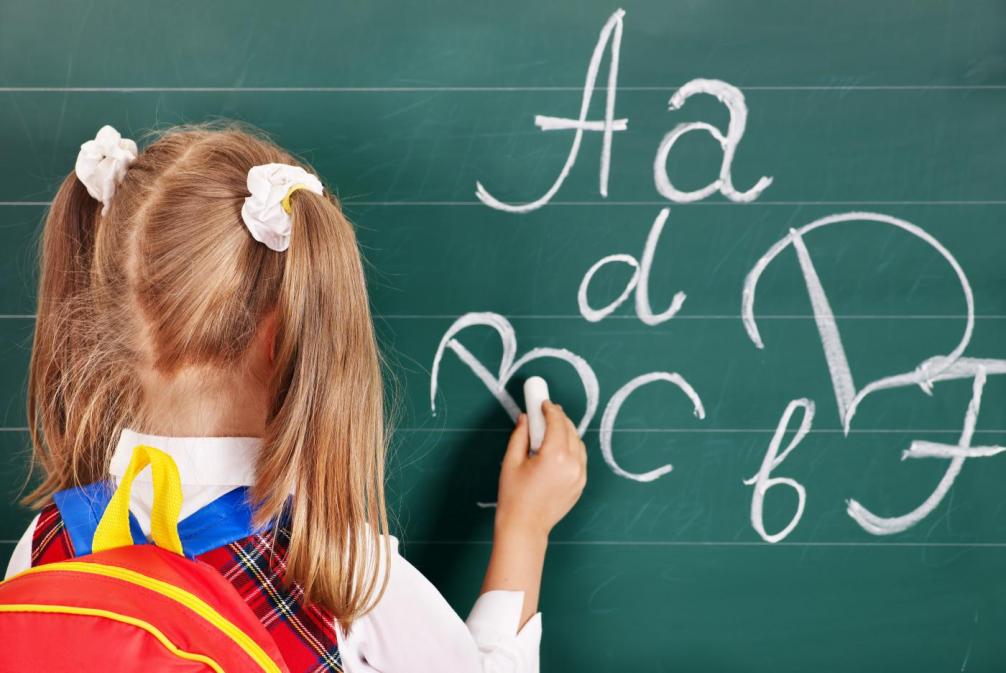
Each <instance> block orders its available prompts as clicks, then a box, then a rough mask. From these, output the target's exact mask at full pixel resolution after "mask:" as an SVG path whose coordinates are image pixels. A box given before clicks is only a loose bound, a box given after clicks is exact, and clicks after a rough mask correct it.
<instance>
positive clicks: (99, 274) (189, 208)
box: [25, 125, 389, 629]
mask: <svg viewBox="0 0 1006 673" xmlns="http://www.w3.org/2000/svg"><path fill="white" fill-rule="evenodd" d="M266 163H287V164H294V165H300V166H303V167H305V168H307V167H306V166H304V164H302V163H300V162H298V161H296V160H295V159H294V158H293V157H292V156H290V155H289V154H288V153H287V152H285V151H283V150H282V149H280V148H279V147H277V146H276V145H274V144H273V143H271V142H269V141H268V140H266V139H264V138H262V137H260V136H258V135H257V134H255V133H254V132H253V131H250V130H246V129H243V128H239V127H237V126H235V125H226V126H222V127H210V126H195V127H191V126H190V127H177V128H172V129H169V130H167V131H166V132H163V133H161V134H160V135H159V137H158V138H157V139H156V141H155V142H153V143H152V144H151V145H150V146H149V147H147V148H146V150H144V151H143V152H142V153H141V154H140V155H139V157H138V158H137V160H136V162H135V163H134V164H133V165H132V166H131V167H130V168H129V170H128V172H127V173H126V175H125V178H124V180H123V181H122V183H121V184H120V185H119V187H118V190H117V191H116V193H115V196H114V198H113V199H112V201H111V204H110V208H109V210H108V212H107V214H106V215H105V216H104V217H99V216H98V213H99V212H100V209H101V204H100V203H98V202H97V201H95V200H94V199H92V198H91V197H90V196H89V195H88V193H87V190H86V188H85V187H84V186H83V185H82V184H81V183H80V181H79V180H78V179H77V178H76V176H75V174H74V173H70V175H69V176H67V178H66V179H65V180H64V181H63V184H62V186H61V187H60V189H59V193H58V194H57V195H56V198H55V200H54V201H53V203H52V206H51V208H50V210H49V213H48V216H47V219H46V222H45V229H44V232H43V236H42V242H41V267H42V268H41V277H40V281H39V291H38V310H37V313H38V317H37V321H36V327H35V336H34V343H33V346H32V355H31V366H30V372H29V381H28V424H29V427H30V431H31V440H32V446H33V454H34V458H35V462H36V464H38V465H40V466H41V468H42V472H43V480H42V482H41V483H40V484H39V486H38V487H37V488H36V489H35V490H34V491H33V492H32V493H31V494H29V495H28V496H27V497H26V498H25V502H26V503H27V504H30V505H33V506H35V507H38V506H41V505H43V504H45V503H46V502H48V500H49V499H50V498H51V496H52V494H53V493H55V492H56V491H59V490H61V489H65V488H69V487H73V486H78V485H81V484H86V483H90V482H93V481H97V480H100V479H104V478H107V474H108V466H109V462H110V458H111V455H110V453H111V449H112V447H113V445H114V442H115V440H116V439H117V437H118V432H119V431H120V430H121V428H123V427H135V426H133V425H132V424H133V423H138V424H142V423H143V419H142V412H141V402H142V390H141V388H140V384H139V383H138V379H139V378H140V376H139V375H138V372H139V371H140V370H143V369H144V368H148V370H149V368H153V371H156V372H158V373H160V374H162V375H166V376H171V375H172V373H173V372H175V371H177V370H179V369H180V368H182V367H187V366H208V367H215V368H228V367H234V366H237V363H238V362H239V361H240V359H241V357H242V355H243V354H244V353H245V351H246V349H247V348H248V346H249V344H250V342H251V340H252V337H253V336H254V334H255V332H256V328H257V326H258V325H259V324H260V322H261V321H262V319H263V317H264V316H266V315H267V314H268V313H270V312H273V311H275V315H276V320H277V334H276V342H275V360H274V370H273V374H272V379H271V381H269V383H268V386H269V393H270V395H269V400H270V408H269V410H268V416H267V419H266V424H265V432H264V435H263V438H262V451H261V452H260V454H259V456H258V459H257V464H256V466H255V467H256V482H255V484H254V485H253V487H252V489H251V493H252V497H253V499H254V501H255V502H256V504H257V507H258V509H257V514H256V522H257V523H264V522H266V521H269V520H274V521H275V520H278V518H279V516H280V514H281V513H282V510H283V506H284V503H285V502H286V500H287V497H288V496H290V495H291V491H292V492H293V493H292V508H291V512H292V520H291V524H290V526H291V529H290V533H291V536H290V544H289V549H288V554H287V559H286V562H287V570H286V577H287V579H288V580H289V581H291V582H296V583H297V584H298V585H300V587H301V588H302V589H303V592H304V597H305V599H306V600H307V601H310V602H313V603H317V604H319V605H321V606H323V607H325V608H326V609H328V610H330V611H332V613H334V615H335V616H336V617H337V618H338V619H339V621H340V623H342V625H343V626H344V627H345V628H347V629H348V628H349V627H350V625H351V624H352V621H353V620H354V619H355V618H357V617H359V616H361V615H362V614H364V613H366V612H367V611H369V609H371V608H372V607H373V605H374V604H375V603H376V602H377V601H378V600H379V599H380V597H381V595H382V594H383V592H384V589H385V587H386V584H387V577H388V564H375V563H373V560H374V559H373V558H371V557H370V554H369V553H368V551H367V550H368V547H369V548H372V549H373V550H374V552H376V551H377V550H378V549H379V548H380V547H379V545H380V544H381V543H382V540H383V545H384V551H385V555H386V554H387V551H388V544H389V543H388V539H387V537H386V534H387V532H388V519H387V512H386V505H385V495H384V460H385V452H386V448H387V439H388V437H387V429H386V427H385V423H386V421H387V420H388V419H386V418H385V411H386V409H385V404H384V389H383V384H382V365H384V364H386V362H385V360H384V359H383V357H382V354H381V352H380V349H379V348H378V345H377V341H376V338H375V334H374V325H373V320H372V316H371V313H370V307H369V303H368V297H367V291H366V285H365V280H364V267H363V260H362V258H361V255H360V251H359V249H358V244H357V240H356V235H355V233H354V231H353V226H352V225H351V224H350V223H349V221H348V220H347V219H346V218H345V216H344V215H343V213H342V211H341V209H340V206H339V204H338V202H337V201H336V200H335V199H334V198H332V197H330V196H328V195H327V194H328V190H326V196H318V195H316V194H313V193H310V192H308V191H306V190H301V191H298V192H297V193H296V196H295V197H294V198H293V199H292V213H291V217H292V235H291V241H290V247H289V249H287V250H286V251H285V252H281V253H278V252H274V251H272V250H270V249H269V248H267V247H266V246H265V245H262V244H260V243H258V242H256V241H255V240H254V239H253V238H252V236H251V235H250V234H249V232H248V230H247V229H246V228H245V226H244V225H243V223H242V220H241V206H242V204H243V201H244V198H245V197H246V196H247V195H248V191H247V187H246V184H245V183H246V177H247V174H248V170H249V169H250V168H251V167H252V166H255V165H258V164H266ZM308 170H310V169H308ZM141 427H142V426H141ZM294 487H295V488H294ZM381 565H383V572H382V571H381V570H380V566H381Z"/></svg>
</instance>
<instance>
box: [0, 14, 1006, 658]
mask: <svg viewBox="0 0 1006 673" xmlns="http://www.w3.org/2000/svg"><path fill="white" fill-rule="evenodd" d="M621 9H622V10H624V14H620V13H619V12H618V10H619V7H618V6H617V5H611V4H607V3H603V2H596V1H594V0H581V1H579V2H574V1H572V0H564V1H562V2H552V3H542V2H534V1H531V0H513V1H511V2H505V3H502V2H496V3H481V2H462V1H461V0H434V1H431V2H426V3H395V2H385V1H384V0H377V1H372V2H353V3H350V2H339V3H332V2H320V1H317V2H296V1H294V2H286V3H282V9H280V6H279V5H278V4H276V3H272V4H267V3H260V2H248V1H245V2H239V1H237V0H223V1H220V2H212V3H206V2H194V1H191V0H184V1H177V2H169V3H156V4H155V3H147V2H135V1H133V2H127V1H125V0H120V1H112V0H96V1H92V2H77V1H61V2H55V1H54V0H32V1H30V2H29V1H27V0H5V1H4V2H3V3H0V248H2V249H3V250H4V253H3V255H0V373H2V374H3V376H2V379H0V380H2V381H3V383H2V387H0V402H2V404H3V407H2V417H0V424H2V426H3V427H2V428H0V429H2V430H3V432H0V443H2V448H3V450H2V453H0V455H2V465H3V472H2V474H3V475H4V482H3V483H4V487H5V489H6V491H5V498H4V502H5V503H6V504H5V505H4V508H3V510H2V512H0V541H2V550H3V551H4V552H5V553H9V551H10V550H11V549H12V548H13V543H14V541H15V540H16V539H17V537H18V536H19V535H20V533H21V531H22V530H23V528H24V525H25V524H26V523H27V521H28V520H29V517H30V514H31V513H30V512H27V511H24V510H21V509H19V508H17V507H16V506H15V505H14V504H13V502H14V500H15V495H16V492H17V490H18V487H19V484H20V481H21V478H22V476H23V474H24V468H25V465H26V460H27V453H26V447H27V437H26V433H25V430H24V427H23V426H24V425H25V421H24V404H23V391H24V387H25V371H26V365H27V362H28V357H29V348H30V343H31V332H32V327H33V311H34V308H33V307H34V278H35V270H34V266H35V260H34V244H35V241H36V238H37V235H38V232H39V225H40V222H41V219H42V217H43V215H44V211H45V208H46V206H47V203H48V201H49V199H50V198H51V197H52V195H53V193H54V191H55V189H56V187H57V185H58V184H59V182H60V181H61V180H62V178H63V177H64V176H65V174H66V173H67V172H68V171H69V170H70V168H71V166H72V163H73V159H74V157H75V156H76V150H77V147H78V146H79V144H80V143H81V142H83V141H84V140H86V139H88V138H90V137H91V136H92V135H93V133H94V132H95V130H96V129H97V128H98V127H99V126H100V125H102V124H105V123H110V124H113V125H114V126H116V127H117V128H119V129H120V130H123V132H124V133H126V134H127V135H130V136H132V137H139V136H141V135H142V133H143V132H144V131H146V130H148V129H151V128H158V127H163V126H166V125H170V124H174V123H179V122H191V121H203V120H209V119H216V118H220V117H225V118H235V119H239V120H243V121H247V122H250V123H253V124H256V125H258V126H260V127H262V128H263V129H265V130H266V131H268V132H269V133H271V134H273V135H274V137H275V138H276V139H277V140H278V141H279V142H280V143H281V144H283V145H284V146H286V147H288V148H290V149H291V150H292V151H294V152H296V153H298V154H300V155H302V156H304V157H306V158H307V159H308V160H309V161H311V162H312V163H313V164H314V165H315V166H316V168H317V169H318V170H319V172H321V173H322V174H323V175H324V177H325V178H326V180H327V181H328V182H329V183H330V184H331V185H333V187H334V188H336V189H337V190H338V192H339V194H340V196H341V198H342V199H343V201H344V203H345V207H346V210H347V212H348V214H349V215H350V217H351V218H352V219H353V221H354V222H355V223H356V224H357V225H358V227H359V237H360V240H361V244H362V246H363V250H364V253H365V255H366V257H367V259H368V262H369V266H368V274H369V278H368V279H369V283H370V291H371V296H372V300H373V305H374V311H375V314H376V315H377V326H378V329H379V331H380V335H381V339H382V342H383V344H384V345H385V348H386V349H387V351H388V353H389V355H390V357H391V358H392V360H393V361H394V362H395V367H396V371H397V373H398V375H399V377H400V378H401V380H402V383H403V384H404V386H403V389H404V392H405V408H406V413H405V417H404V419H403V420H402V424H401V427H399V428H398V429H397V432H396V434H395V441H394V447H393V451H392V454H391V456H390V464H389V468H390V484H389V486H390V492H391V502H392V509H393V512H392V513H393V518H394V520H395V531H396V533H397V534H398V535H399V536H400V538H401V539H402V542H403V549H404V552H405V554H406V555H407V556H408V557H409V558H410V559H411V560H412V561H413V562H415V563H416V564H417V565H418V566H419V567H420V568H421V569H422V570H423V571H424V572H425V573H426V574H427V575H428V576H429V577H430V578H431V579H433V580H434V581H435V582H436V583H437V585H438V586H439V587H440V588H441V590H442V591H443V592H444V593H445V595H446V596H447V597H448V599H449V600H450V601H451V602H452V604H453V605H455V606H456V607H457V609H458V610H459V612H461V613H462V614H465V613H466V612H467V610H468V609H469V607H470V605H471V603H472V601H473V600H474V598H475V594H476V592H477V589H478V586H479V581H480V579H481V573H482V572H483V570H484V564H485V561H486V559H487V557H488V553H489V543H488V541H489V540H490V538H491V524H492V510H491V509H489V508H486V507H481V506H479V503H483V504H485V503H487V502H491V501H492V500H493V499H494V497H495V482H496V478H497V472H498V467H499V460H500V457H501V453H502V450H503V446H504V443H505V439H506V437H507V434H508V432H509V428H510V427H511V417H510V415H509V414H508V411H507V405H508V404H515V405H520V404H522V399H521V393H520V390H521V383H522V381H523V380H524V379H525V378H526V377H527V376H530V375H532V374H540V375H543V376H545V377H546V378H547V379H548V380H549V382H550V387H551V390H552V395H553V398H555V399H557V400H558V401H559V402H560V403H562V404H563V406H564V407H565V409H566V410H567V411H568V412H569V413H570V415H571V417H572V418H573V419H574V421H577V422H582V424H583V425H584V438H585V441H586V443H587V446H588V450H589V455H590V459H589V463H590V469H589V472H590V480H589V483H588V486H587V489H586V491H585V494H584V497H583V500H582V501H581V502H580V503H579V504H578V505H577V507H576V508H575V509H574V511H573V513H572V514H571V515H570V516H569V517H568V519H567V520H565V521H563V522H562V523H561V524H560V525H559V527H558V528H557V529H556V530H555V531H554V534H553V540H552V542H553V544H552V546H551V548H550V551H549V554H548V559H547V565H546V571H545V578H544V588H543V592H542V597H541V605H542V611H543V620H544V640H543V644H542V670H543V671H545V672H546V673H560V672H562V671H569V670H612V671H633V672H636V671H639V672H658V671H715V672H717V673H719V672H722V671H737V672H751V673H768V672H771V673H782V672H788V671H793V672H801V673H802V672H805V671H822V672H843V673H847V672H850V671H856V672H857V673H866V672H874V671H875V672H877V673H892V672H900V671H911V672H913V673H929V672H932V673H936V672H947V673H956V672H958V671H969V672H971V671H975V672H977V671H1002V670H1004V669H1006V638H1004V635H1003V634H1006V488H1004V484H1006V456H1001V455H996V454H997V452H998V447H999V446H1001V445H1006V379H1004V377H1003V376H1001V374H1003V373H1004V372H1006V366H1004V365H1006V285H1004V281H1006V253H1004V250H1006V179H1004V174H1006V142H1004V138H1006V4H1004V3H1002V2H1001V0H973V1H971V2H967V3H962V2H954V1H952V0H891V1H888V2H884V1H879V2H878V1H877V0H845V1H842V2H838V1H823V2H806V1H805V0H769V1H766V2H744V1H742V0H705V1H704V2H684V1H682V2H658V1H656V0H640V1H639V2H631V3H627V4H625V5H624V6H622V7H621ZM605 30H606V32H604V31H605ZM592 54H596V59H595V61H596V63H595V65H596V66H597V67H596V72H595V74H596V80H595V81H594V82H593V84H594V86H593V88H592V89H589V90H586V94H588V95H587V98H588V99H589V100H588V101H587V103H584V100H585V82H586V81H587V79H588V72H589V71H590V67H589V66H590V63H591V60H592ZM613 55H617V57H618V59H617V62H618V65H617V72H616V73H615V74H617V78H614V77H611V76H610V75H611V74H612V64H613ZM696 80H699V81H696ZM612 83H614V88H612V87H611V85H612ZM675 92H679V93H678V96H677V100H676V103H675V104H671V100H672V96H674V95H675ZM689 92H694V95H690V96H689V95H686V94H688V93H689ZM608 107H610V114H608V111H607V109H608ZM581 109H582V110H583V113H582V114H581ZM745 113H746V114H745ZM742 117H743V118H744V119H743V122H742ZM536 120H537V122H538V123H537V124H536ZM581 121H582V123H581ZM696 123H701V124H705V126H695V124H696ZM578 126H579V127H581V128H580V131H579V135H580V136H581V137H580V139H579V141H577V150H578V152H577V155H576V157H575V160H571V159H570V153H571V148H572V146H573V145H574V141H575V139H576V137H577V131H576V130H575V129H576V128H577V127H578ZM606 128H607V129H610V132H608V133H605V132H604V129H606ZM669 134H670V135H669ZM606 147H607V148H608V149H609V150H610V154H607V155H605V148H606ZM662 149H663V150H666V152H661V150H662ZM604 156H607V159H604V158H602V157H604ZM564 166H568V168H569V170H568V172H567V173H563V170H564ZM605 167H606V169H607V170H606V172H607V179H606V180H605V178H604V177H603V173H604V172H605ZM763 177H764V178H771V183H770V184H767V185H766V182H765V181H762V182H761V183H759V180H760V179H761V178H763ZM717 180H719V182H718V183H717V182H716V181H717ZM605 182H606V185H605ZM478 184H481V185H482V187H483V190H482V191H480V192H477V185H478ZM758 185H760V186H758ZM553 186H555V189H554V191H553V192H552V193H550V188H552V187H553ZM602 186H604V187H605V189H604V191H606V194H602ZM707 187H708V188H707ZM703 190H704V192H703ZM480 195H481V196H480ZM546 197H547V198H546ZM493 199H495V200H496V201H498V202H499V203H501V204H511V205H515V204H532V205H535V204H536V200H537V202H538V203H537V204H536V205H537V207H532V206H528V207H527V208H525V210H526V211H527V212H508V209H507V208H501V206H499V205H498V204H497V206H495V207H492V206H490V205H488V203H493V202H494V201H493ZM665 209H667V210H666V211H665ZM509 210H514V208H510V209H509ZM612 255H619V256H618V257H614V258H610V256H612ZM606 258H609V259H608V260H607V262H604V263H602V260H605V259H606ZM760 260H761V263H760ZM591 270H593V272H592V273H591ZM585 278H586V281H585ZM745 288H747V290H748V292H747V294H745ZM678 293H683V294H682V295H679V296H681V297H683V301H682V300H681V299H679V302H680V306H678V307H677V308H678V310H677V312H676V314H675V315H673V317H668V316H667V315H666V313H665V312H667V311H668V308H669V307H671V304H672V300H673V299H674V297H675V296H676V295H677V294H678ZM745 297H747V299H749V300H751V301H747V302H746V300H745ZM620 298H621V299H622V301H621V302H620V303H619V299H620ZM607 308H610V311H609V310H607ZM459 320H460V321H461V322H460V323H458V322H457V321H459ZM466 321H467V322H466ZM469 323H470V325H469V326H465V325H466V324H469ZM759 345H760V346H761V347H759ZM510 348H513V349H514V351H513V353H512V355H514V357H516V358H518V360H517V362H519V363H521V366H520V367H519V368H518V369H517V370H516V371H508V369H510V368H509V367H502V369H503V371H502V376H503V377H504V379H505V380H504V381H503V383H504V384H505V385H504V386H503V388H502V392H500V391H497V392H496V394H494V393H493V392H492V391H491V390H490V388H489V387H488V386H487V385H486V384H485V383H484V382H483V380H481V379H480V378H479V377H478V376H476V374H475V373H474V372H473V369H472V367H471V366H469V364H468V363H467V362H466V360H465V359H463V358H462V357H461V356H460V355H459V353H467V356H470V358H472V359H474V360H476V361H477V362H479V363H482V366H484V368H485V370H486V372H487V373H488V374H487V375H488V376H489V377H491V378H493V377H497V378H498V377H499V376H500V375H501V361H502V359H503V358H504V356H505V355H507V354H508V353H509V350H507V349H510ZM534 349H552V350H546V351H536V352H537V353H538V354H542V353H544V354H559V355H561V356H562V358H565V359H566V360H567V361H563V360H562V359H555V358H552V359H535V360H532V361H529V362H524V361H522V360H519V358H522V357H523V356H524V355H525V354H527V353H530V352H531V351H533V350H534ZM467 356H466V357H467ZM507 356H508V355H507ZM948 356H949V359H948ZM934 358H935V359H934ZM941 358H942V359H941ZM570 361H573V362H576V363H578V365H579V367H580V369H579V370H577V369H575V368H574V367H573V366H571V364H570ZM924 363H925V364H924ZM920 365H924V366H923V367H922V368H921V369H920V368H919V367H920ZM434 369H436V378H435V379H434V378H433V376H434ZM672 373H673V374H676V376H671V374H672ZM648 375H649V376H648ZM895 375H901V376H900V377H899V378H894V379H891V378H890V377H892V376H895ZM584 380H586V381H587V385H584V383H583V381H584ZM885 381H886V383H885ZM878 382H879V383H878ZM434 383H435V384H436V385H435V388H436V390H435V394H434V395H433V397H432V399H431V385H432V384H434ZM595 384H596V385H595ZM633 386H635V387H633ZM978 393H980V396H981V400H980V402H981V404H980V405H977V404H975V403H976V402H977V397H978V395H977V394H978ZM689 395H691V399H690V398H689ZM794 400H797V401H800V400H804V401H803V402H797V403H796V404H795V405H794V406H793V407H792V408H790V411H791V412H792V413H791V414H790V415H789V418H788V423H786V424H783V427H782V429H781V430H779V429H778V428H779V426H780V421H781V420H784V412H786V410H787V408H788V406H789V405H790V403H791V402H792V401H794ZM969 404H970V406H971V408H972V410H973V411H974V412H975V413H972V414H970V415H969V414H968V409H969ZM811 405H813V414H811V412H810V407H811ZM979 406H980V408H979ZM511 408H512V407H511ZM853 411H854V413H853ZM843 420H846V421H848V428H847V430H848V431H847V432H846V428H844V427H843V425H844V424H843ZM801 422H805V423H806V424H807V426H808V427H807V428H806V429H807V430H808V431H807V432H806V433H805V434H801V436H799V441H798V442H796V441H795V440H796V439H797V435H796V433H797V429H798V428H799V427H800V424H801ZM971 430H973V432H971ZM790 447H792V450H791V451H789V452H788V453H787V451H788V450H789V448H790ZM772 449H774V450H775V452H776V453H775V458H776V459H775V460H773V459H772V454H771V453H769V452H770V450H772ZM906 452H907V453H906ZM665 465H672V466H673V469H672V470H671V471H669V472H667V471H665V472H664V473H662V474H659V476H658V475H655V474H653V473H652V472H651V471H652V470H655V469H658V468H661V466H665ZM958 471H959V473H958ZM647 474H649V476H650V477H655V478H651V479H649V480H648V481H647V480H641V475H647ZM752 477H754V478H755V479H754V480H753V481H751V483H745V480H751V478H752ZM778 479H789V480H792V481H786V482H783V481H773V480H778ZM934 494H935V495H934ZM801 502H803V507H802V512H800V516H799V518H798V519H796V518H795V515H796V513H797V511H798V507H799V506H800V504H801ZM759 508H760V513H759ZM753 514H754V516H753ZM791 524H792V525H791ZM767 539H772V540H775V541H774V542H769V541H767Z"/></svg>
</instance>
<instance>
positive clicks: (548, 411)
mask: <svg viewBox="0 0 1006 673" xmlns="http://www.w3.org/2000/svg"><path fill="white" fill-rule="evenodd" d="M541 410H542V412H543V413H544V414H545V436H544V437H543V438H542V440H541V447H542V450H546V451H547V450H550V449H551V447H552V446H553V445H555V447H556V448H559V449H560V450H561V449H562V448H563V446H564V445H565V444H566V441H567V437H566V434H567V433H568V429H567V427H566V422H565V418H566V415H565V414H563V413H562V407H560V406H559V405H558V404H556V403H555V402H553V401H552V400H545V401H544V402H542V404H541ZM546 447H548V448H546Z"/></svg>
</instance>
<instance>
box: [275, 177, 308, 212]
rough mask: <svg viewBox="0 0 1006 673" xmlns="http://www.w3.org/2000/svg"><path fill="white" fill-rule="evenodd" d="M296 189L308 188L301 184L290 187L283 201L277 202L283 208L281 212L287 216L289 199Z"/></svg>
mask: <svg viewBox="0 0 1006 673" xmlns="http://www.w3.org/2000/svg"><path fill="white" fill-rule="evenodd" d="M298 189H308V186H307V185H302V184H299V185H290V189H288V190H286V196H284V197H283V200H282V201H280V202H279V204H280V205H281V206H283V211H284V212H286V214H287V215H289V214H290V197H291V196H293V193H294V192H295V191H297V190H298Z"/></svg>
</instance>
